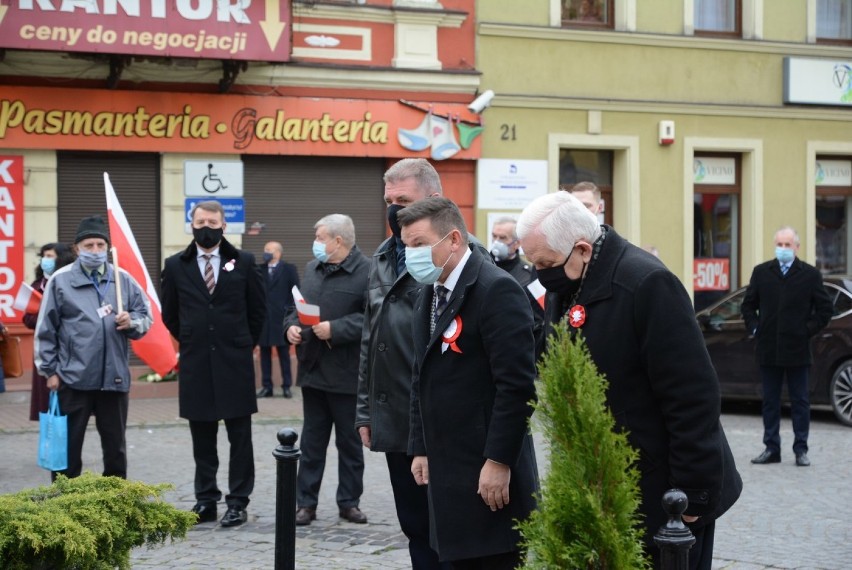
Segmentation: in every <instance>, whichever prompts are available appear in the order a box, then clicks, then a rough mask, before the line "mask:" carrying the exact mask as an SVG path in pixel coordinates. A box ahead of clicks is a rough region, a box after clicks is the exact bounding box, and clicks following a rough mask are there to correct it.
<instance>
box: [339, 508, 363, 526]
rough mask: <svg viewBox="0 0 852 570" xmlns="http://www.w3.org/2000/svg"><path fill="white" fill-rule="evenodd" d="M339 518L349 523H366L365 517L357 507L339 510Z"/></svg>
mask: <svg viewBox="0 0 852 570" xmlns="http://www.w3.org/2000/svg"><path fill="white" fill-rule="evenodd" d="M340 518H342V519H346V520H348V521H349V522H352V523H357V524H364V523H366V522H367V515H365V514H364V513H362V512H361V509H359V508H358V507H349V508H348V509H340Z"/></svg>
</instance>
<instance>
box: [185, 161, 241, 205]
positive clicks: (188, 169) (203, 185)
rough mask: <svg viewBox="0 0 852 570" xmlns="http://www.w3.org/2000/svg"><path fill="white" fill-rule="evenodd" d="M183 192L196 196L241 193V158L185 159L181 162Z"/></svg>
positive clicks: (186, 194) (234, 195) (224, 195)
mask: <svg viewBox="0 0 852 570" xmlns="http://www.w3.org/2000/svg"><path fill="white" fill-rule="evenodd" d="M183 193H184V195H185V196H192V197H198V198H202V197H204V198H208V199H209V198H220V197H238V196H242V195H243V163H242V161H241V160H186V161H184V163H183Z"/></svg>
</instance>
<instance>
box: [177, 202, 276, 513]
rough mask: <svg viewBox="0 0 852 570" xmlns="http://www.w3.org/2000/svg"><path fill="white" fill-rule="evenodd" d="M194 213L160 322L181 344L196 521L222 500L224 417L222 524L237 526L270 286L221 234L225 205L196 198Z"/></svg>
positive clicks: (250, 460)
mask: <svg viewBox="0 0 852 570" xmlns="http://www.w3.org/2000/svg"><path fill="white" fill-rule="evenodd" d="M191 214H192V215H191V217H192V235H193V238H194V239H193V242H192V243H191V244H189V247H187V248H186V250H185V251H183V252H182V253H178V254H175V255H173V256H171V257H169V258H168V259H167V260H166V263H165V267H164V269H163V273H162V283H161V291H162V304H163V322H164V323H165V325H166V328H168V329H169V332H170V333H171V334H172V336H173V337H175V338H176V339H177V340H178V342H179V343H180V385H179V397H180V401H179V405H180V416H181V417H182V418H186V419H188V420H189V430H190V433H191V434H192V452H193V456H194V458H195V498H196V504H195V506H194V507H193V508H192V510H193V512H195V513H197V514H198V519H199V522H211V521H214V520H216V503H217V502H218V501H219V499H220V498H221V497H222V493H221V492H220V491H219V487H218V486H217V484H216V472H217V470H218V468H219V456H218V453H217V449H216V435H217V432H218V429H219V420H225V428H226V429H227V431H228V441H229V442H230V444H231V453H230V462H229V467H228V486H229V491H230V492H229V494H228V495H226V496H225V502H226V503H227V505H228V510H227V512H226V513H225V515H224V516H223V517H222V521H221V524H222V526H225V527H228V526H237V525H240V524H242V523H244V522H245V521H246V520H247V518H248V515H247V513H246V506H247V505H248V503H249V495H250V494H251V492H252V490H253V489H254V452H253V450H252V439H251V415H252V414H253V413H255V412H257V399H256V397H255V393H254V360H253V354H252V353H253V350H254V346H255V345H256V344H257V341H258V338H259V337H260V330H261V329H262V328H263V323H264V319H265V316H266V299H265V288H264V286H263V276H262V275H261V274H260V271H259V270H258V267H257V265H256V264H255V260H254V256H253V255H252V254H251V253H249V252H246V251H241V250H239V249H237V248H235V247H234V246H233V245H231V244H230V243H229V242H228V241H227V240H226V239H225V238H224V237H223V233H224V230H225V226H226V223H225V212H224V210H223V209H222V206H221V204H219V202H215V201H208V202H199V203H198V204H196V205H195V207H194V208H193V210H192V213H191Z"/></svg>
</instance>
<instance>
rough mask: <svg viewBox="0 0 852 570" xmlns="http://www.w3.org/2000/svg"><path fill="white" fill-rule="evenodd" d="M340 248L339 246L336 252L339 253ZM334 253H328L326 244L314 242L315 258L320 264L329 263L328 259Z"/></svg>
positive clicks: (335, 249)
mask: <svg viewBox="0 0 852 570" xmlns="http://www.w3.org/2000/svg"><path fill="white" fill-rule="evenodd" d="M339 247H340V246H339V245H338V246H337V247H336V248H334V251H337V250H338V248H339ZM334 251H332V252H331V253H326V251H325V244H324V243H322V242H321V241H316V240H315V241H314V247H313V252H314V257H316V258H317V261H319V262H320V263H328V258H329V257H330V256H331V255H332V254H334Z"/></svg>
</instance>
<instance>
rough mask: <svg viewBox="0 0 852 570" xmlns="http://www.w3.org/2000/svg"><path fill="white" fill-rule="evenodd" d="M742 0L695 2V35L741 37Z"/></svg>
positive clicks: (696, 0)
mask: <svg viewBox="0 0 852 570" xmlns="http://www.w3.org/2000/svg"><path fill="white" fill-rule="evenodd" d="M740 1H741V0H695V5H694V10H695V33H696V34H702V33H704V34H725V35H728V34H730V35H740V33H741V31H740Z"/></svg>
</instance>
